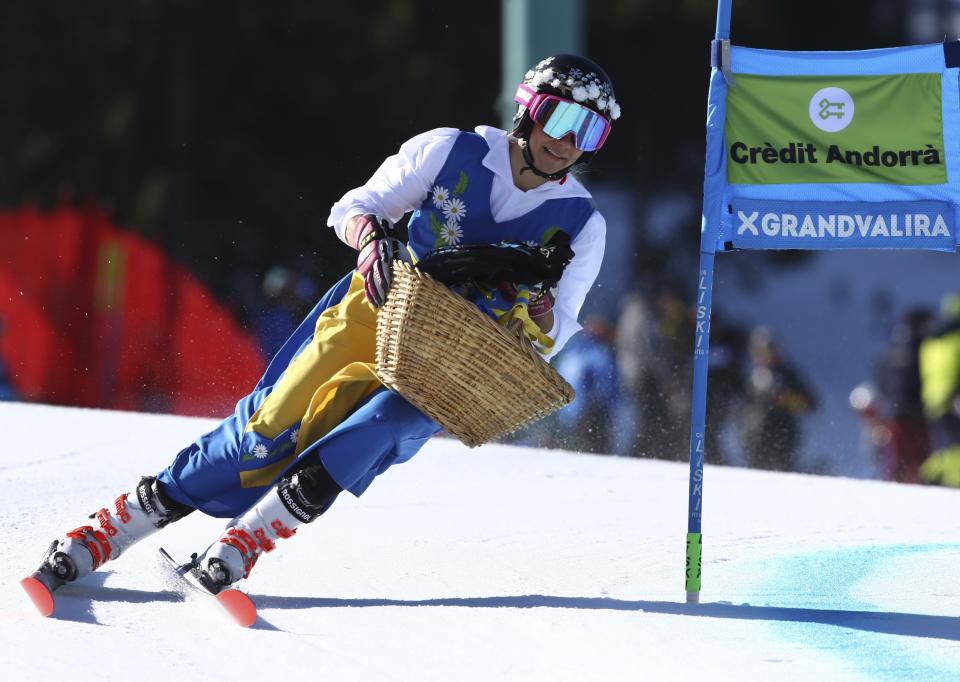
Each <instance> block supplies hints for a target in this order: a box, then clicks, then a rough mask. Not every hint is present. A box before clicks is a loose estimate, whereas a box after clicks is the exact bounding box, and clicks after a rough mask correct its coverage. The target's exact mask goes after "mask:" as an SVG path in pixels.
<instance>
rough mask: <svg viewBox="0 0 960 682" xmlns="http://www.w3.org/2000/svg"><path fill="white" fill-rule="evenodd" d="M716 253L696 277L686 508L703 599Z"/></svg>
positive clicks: (690, 589) (695, 579) (695, 580)
mask: <svg viewBox="0 0 960 682" xmlns="http://www.w3.org/2000/svg"><path fill="white" fill-rule="evenodd" d="M714 258H715V254H713V253H705V252H701V253H700V272H699V275H698V277H697V328H696V333H695V334H694V348H693V399H692V405H691V410H690V500H689V505H688V507H687V580H686V587H687V601H688V602H698V601H700V573H701V557H702V554H701V549H702V544H703V543H702V534H701V511H702V506H703V458H704V456H705V454H706V448H705V445H704V444H705V435H706V423H707V373H708V370H709V352H710V310H711V307H712V303H711V302H712V300H713V261H714Z"/></svg>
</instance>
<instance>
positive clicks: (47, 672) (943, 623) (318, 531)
mask: <svg viewBox="0 0 960 682" xmlns="http://www.w3.org/2000/svg"><path fill="white" fill-rule="evenodd" d="M0 424H2V425H3V427H4V428H3V433H4V447H3V448H2V451H0V494H2V500H3V502H2V505H0V529H2V536H0V537H2V539H3V544H2V547H3V550H4V552H3V556H4V559H3V561H2V563H0V565H2V570H0V587H2V589H0V639H2V643H3V645H2V654H0V679H2V680H22V679H37V678H38V677H39V678H42V679H61V680H69V681H70V682H79V681H81V680H114V679H136V680H138V681H141V680H142V681H149V680H171V679H174V680H200V679H205V680H221V681H225V682H227V681H228V682H237V681H239V680H264V679H275V678H276V677H277V676H279V675H283V674H285V673H298V677H297V679H315V680H418V681H419V680H444V681H449V680H457V681H461V680H484V681H485V682H486V681H489V680H523V681H537V680H544V681H547V680H549V681H551V682H553V681H556V680H637V679H641V680H642V679H697V680H715V679H737V680H771V679H776V680H790V679H843V680H857V679H889V680H905V679H918V680H919V679H923V680H941V679H960V586H958V579H957V578H958V573H957V566H958V565H960V540H958V538H960V514H958V513H957V512H958V509H960V504H958V503H960V491H958V490H948V489H940V488H928V487H920V486H905V485H897V484H892V483H883V482H878V481H868V480H854V479H843V478H825V477H815V476H808V475H801V474H778V473H770V472H759V471H749V470H745V469H737V468H731V467H709V466H708V467H707V470H706V473H705V495H704V505H705V506H704V566H703V587H704V590H703V593H702V601H703V603H701V604H699V605H697V604H687V603H685V593H684V591H683V589H684V584H683V565H684V539H685V535H686V507H687V475H688V472H687V468H686V466H685V465H683V464H678V463H672V462H663V461H655V460H634V459H622V458H615V457H602V456H593V455H575V454H570V453H563V452H550V451H537V450H530V449H524V448H519V447H509V446H485V447H483V448H479V449H475V450H469V449H467V448H465V447H463V446H461V445H460V444H459V443H457V442H455V441H451V440H447V439H434V440H433V441H431V442H430V443H429V444H428V445H427V447H426V448H424V450H423V451H422V452H421V453H420V454H419V455H418V456H417V457H416V458H415V459H414V460H413V461H411V462H409V463H408V464H404V465H402V466H399V467H397V468H395V469H393V470H391V471H389V472H388V473H387V474H385V475H384V476H383V477H381V478H380V480H378V481H377V482H376V483H375V484H374V485H373V486H372V487H371V489H370V490H369V491H368V492H367V494H366V495H364V497H363V498H361V499H354V498H352V497H350V496H349V495H344V496H342V498H341V499H340V500H339V501H338V502H337V504H336V505H335V506H334V507H333V509H332V510H331V511H330V512H329V513H328V514H327V515H326V516H325V517H323V518H322V519H320V520H319V521H317V522H316V523H314V524H313V525H311V526H309V527H307V528H304V529H302V530H301V531H300V533H299V534H298V536H297V537H296V538H294V539H292V540H289V541H285V542H283V543H282V544H281V545H280V547H279V548H278V550H277V551H276V552H274V553H272V554H270V555H268V556H266V557H265V558H263V559H262V560H261V561H260V563H259V564H258V565H257V567H256V568H255V569H254V572H253V574H252V576H251V578H250V580H248V581H247V584H246V586H245V589H247V590H248V591H249V593H250V594H251V596H252V597H253V599H254V600H255V601H256V602H257V603H258V605H259V607H260V613H261V619H260V621H259V622H258V624H257V625H256V626H255V627H254V628H253V629H250V630H244V629H241V628H238V627H236V626H235V625H233V624H232V622H230V621H228V620H227V618H226V617H225V616H224V615H223V614H222V613H221V612H220V611H219V610H218V609H217V608H216V607H215V606H214V605H211V604H209V603H207V602H206V601H204V600H198V599H197V598H196V597H194V596H192V595H190V594H185V593H184V590H183V588H182V587H181V586H180V585H178V584H177V583H176V582H175V581H174V580H172V579H171V578H169V577H168V575H169V574H168V573H167V572H165V571H166V569H165V568H164V566H163V564H161V561H160V558H159V556H158V553H157V548H158V547H159V546H161V545H163V546H164V547H166V548H167V549H168V550H169V551H170V552H171V553H173V554H174V555H175V556H186V555H187V554H189V553H190V552H192V551H200V550H202V549H204V547H205V546H206V545H207V544H208V543H209V542H211V541H212V540H213V539H215V538H216V536H217V535H218V534H219V531H220V529H221V528H222V526H223V521H222V520H218V519H212V518H209V517H204V516H201V515H200V514H194V515H192V516H190V517H188V518H186V519H184V520H183V521H181V522H179V523H177V524H175V525H174V526H171V527H169V528H167V529H165V530H164V531H162V532H161V533H160V534H158V535H156V536H153V537H151V538H149V539H147V540H145V541H143V542H142V543H141V544H140V545H137V546H136V547H134V548H132V549H131V550H129V551H128V552H127V553H126V554H125V555H124V556H123V557H121V558H120V559H119V560H117V561H116V562H115V563H111V564H108V565H107V566H106V567H105V569H104V570H102V571H101V572H99V573H96V574H94V575H93V576H90V577H89V578H87V579H85V580H84V581H82V582H81V583H79V584H75V585H71V586H68V587H66V588H64V589H63V590H62V591H61V592H60V593H59V595H58V603H57V612H56V614H55V617H53V618H50V619H43V618H41V617H40V616H38V615H37V614H36V612H35V611H34V609H33V607H32V606H31V605H30V604H29V603H28V602H27V600H26V598H25V596H24V595H23V593H22V592H21V591H20V588H19V586H18V580H19V579H20V578H21V577H23V576H24V575H26V574H28V573H29V572H30V571H31V570H32V569H33V568H34V565H35V563H36V561H37V560H38V559H39V558H40V556H41V554H42V553H43V551H44V549H45V547H46V545H47V544H48V543H49V541H50V540H52V539H53V538H55V537H57V536H58V535H60V534H62V533H63V532H64V531H66V530H68V529H71V528H73V527H75V526H77V525H80V524H82V523H83V522H84V521H85V518H86V515H87V514H89V513H90V512H93V511H95V510H96V509H98V508H100V507H101V506H106V505H108V504H111V503H112V500H113V499H114V497H115V496H116V495H117V494H119V493H120V492H124V491H129V490H131V489H132V488H133V486H134V485H135V484H136V482H137V481H138V480H139V477H140V475H142V474H150V473H155V472H156V471H158V470H159V469H160V468H162V467H163V466H164V465H165V464H166V463H167V461H168V460H169V459H171V458H172V456H173V455H174V454H175V453H176V452H177V451H178V450H179V449H180V448H181V447H183V445H184V444H186V443H187V442H189V441H192V440H193V439H194V438H195V437H196V436H198V435H199V434H200V433H202V432H203V431H204V430H206V429H207V428H208V427H209V426H211V425H212V424H213V422H211V421H209V420H199V419H190V418H182V417H172V416H162V415H143V414H132V413H119V412H107V411H97V410H80V409H70V408H60V407H47V406H38V405H26V404H16V403H0Z"/></svg>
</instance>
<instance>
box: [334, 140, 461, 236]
mask: <svg viewBox="0 0 960 682" xmlns="http://www.w3.org/2000/svg"><path fill="white" fill-rule="evenodd" d="M459 134H460V131H459V130H457V129H456V128H436V129H434V130H429V131H427V132H425V133H421V134H420V135H417V136H416V137H413V138H411V139H409V140H407V141H406V142H404V143H403V145H401V147H400V151H398V152H397V153H396V154H394V155H393V156H389V157H387V158H386V159H385V160H384V162H383V163H382V164H380V167H379V168H378V169H377V170H376V172H375V173H374V174H373V175H372V176H371V177H370V179H369V180H367V182H366V183H365V184H364V185H363V186H361V187H357V188H356V189H352V190H350V191H349V192H347V193H346V194H344V195H343V197H342V198H341V199H340V201H338V202H337V203H335V204H334V205H333V207H332V208H331V209H330V215H329V217H328V218H327V225H328V226H330V227H332V228H333V229H334V230H335V231H336V233H337V236H338V237H340V239H341V241H344V242H346V239H345V238H344V232H345V230H346V224H347V221H348V220H350V218H352V217H353V216H356V215H363V214H366V213H372V214H374V215H378V216H381V217H386V218H389V219H390V220H391V221H392V222H397V221H398V220H400V219H401V218H402V217H403V216H404V214H405V213H408V212H410V211H412V210H414V209H416V208H418V207H419V206H420V204H421V203H423V200H424V199H426V197H427V194H428V193H429V192H430V189H431V188H432V187H433V181H434V179H435V178H436V177H437V174H438V173H439V172H440V169H441V168H443V164H444V162H445V161H446V160H447V156H448V155H449V154H450V150H451V148H453V143H454V142H455V141H456V139H457V136H458V135H459Z"/></svg>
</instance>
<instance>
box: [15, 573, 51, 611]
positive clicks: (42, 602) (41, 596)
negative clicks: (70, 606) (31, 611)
mask: <svg viewBox="0 0 960 682" xmlns="http://www.w3.org/2000/svg"><path fill="white" fill-rule="evenodd" d="M20 587H22V588H23V591H24V592H26V593H27V596H28V597H30V601H32V602H33V605H34V606H36V607H37V611H39V612H40V615H41V616H43V617H44V618H46V617H48V616H50V615H52V614H53V595H52V594H51V593H50V590H49V589H47V586H46V585H44V584H43V583H42V582H40V580H39V579H37V578H36V576H32V575H31V576H29V577H27V578H24V579H23V580H21V581H20Z"/></svg>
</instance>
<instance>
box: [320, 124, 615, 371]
mask: <svg viewBox="0 0 960 682" xmlns="http://www.w3.org/2000/svg"><path fill="white" fill-rule="evenodd" d="M476 132H477V133H479V134H480V135H481V136H482V137H483V139H484V140H486V142H487V145H488V146H489V147H490V151H489V152H488V153H487V155H486V156H485V157H484V159H483V165H484V166H485V167H486V168H488V169H489V170H491V171H492V172H493V187H492V189H491V192H490V209H491V213H492V215H493V218H494V220H496V221H497V222H503V221H507V220H513V219H514V218H517V217H519V216H521V215H524V214H526V213H528V212H530V211H532V210H533V209H535V208H536V207H538V206H539V205H540V204H542V203H543V202H544V201H547V200H548V199H560V198H574V197H585V198H590V193H589V192H587V190H586V189H585V188H584V187H583V185H581V184H580V182H579V181H577V179H576V178H574V177H572V176H567V180H566V182H564V183H562V184H561V183H560V182H545V183H544V184H542V185H540V186H539V187H536V188H534V189H531V190H527V191H524V190H521V189H520V188H518V187H517V186H516V185H514V184H513V172H512V170H511V167H510V142H509V135H508V134H507V133H506V132H505V131H503V130H500V129H498V128H492V127H489V126H477V128H476ZM459 133H460V131H459V130H457V129H455V128H437V129H435V130H430V131H427V132H425V133H422V134H420V135H417V136H416V137H413V138H411V139H410V140H408V141H406V142H404V143H403V145H402V146H401V147H400V151H399V152H398V153H397V154H395V155H393V156H390V157H388V158H387V159H386V160H384V162H383V163H382V164H381V165H380V167H379V168H378V169H377V170H376V172H375V173H374V174H373V176H371V178H370V179H369V180H368V181H367V182H366V184H364V185H363V186H362V187H358V188H356V189H353V190H350V191H349V192H347V193H346V194H344V195H343V197H342V198H341V199H340V201H338V202H337V203H335V204H334V205H333V207H332V208H331V209H330V216H329V217H328V218H327V225H329V226H330V227H332V228H333V229H334V230H335V231H336V233H337V236H338V237H339V238H340V239H341V240H343V241H344V242H345V243H346V236H345V232H346V225H347V222H348V221H349V220H350V218H352V217H354V216H356V215H363V214H367V213H373V214H375V215H379V216H383V217H386V218H389V219H390V220H391V221H393V222H397V221H399V220H400V219H401V218H402V217H403V216H404V214H406V213H408V212H410V211H414V210H416V209H417V208H419V207H420V205H421V204H422V203H423V202H424V201H425V200H426V198H427V195H428V194H429V193H430V190H431V188H432V187H433V184H434V180H435V179H436V177H437V175H438V174H439V173H440V170H441V169H442V168H443V165H444V163H445V162H446V160H447V156H448V155H449V153H450V150H451V149H452V148H453V143H454V142H455V141H456V139H457V136H458V135H459ZM606 231H607V226H606V222H605V221H604V219H603V216H602V215H601V214H600V212H599V211H594V212H593V213H592V214H591V216H590V218H588V219H587V222H586V224H585V225H584V226H583V229H581V230H580V232H579V234H577V236H576V237H575V238H574V239H573V241H572V242H571V244H570V247H571V248H572V249H573V252H574V257H573V259H572V260H571V261H570V264H569V265H568V266H567V268H566V270H564V273H563V276H562V277H561V279H560V282H559V283H558V285H557V300H556V303H555V304H554V308H553V315H554V326H553V329H551V330H550V336H551V337H552V338H553V339H554V346H553V349H552V351H551V352H550V354H549V355H554V354H556V353H558V352H559V351H560V349H561V348H563V346H564V344H566V342H567V341H568V340H569V339H570V337H572V336H573V335H574V334H576V333H577V332H578V331H579V330H580V329H581V326H580V323H579V322H577V317H578V316H579V314H580V308H581V307H582V306H583V301H584V299H585V298H586V296H587V292H588V291H590V288H591V287H592V286H593V282H594V280H596V278H597V274H598V273H599V272H600V264H601V262H602V261H603V249H604V242H605V238H606Z"/></svg>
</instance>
